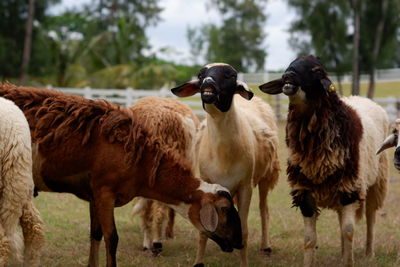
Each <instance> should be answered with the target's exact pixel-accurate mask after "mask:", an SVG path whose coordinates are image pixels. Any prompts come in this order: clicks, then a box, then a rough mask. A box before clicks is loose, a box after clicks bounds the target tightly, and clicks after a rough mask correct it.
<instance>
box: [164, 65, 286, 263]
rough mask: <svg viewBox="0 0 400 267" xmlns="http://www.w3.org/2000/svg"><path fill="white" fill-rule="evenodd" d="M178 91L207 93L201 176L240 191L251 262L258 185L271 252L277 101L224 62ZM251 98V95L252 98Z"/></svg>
mask: <svg viewBox="0 0 400 267" xmlns="http://www.w3.org/2000/svg"><path fill="white" fill-rule="evenodd" d="M172 92H173V93H174V94H176V95H178V96H181V97H183V96H190V95H193V94H195V93H201V99H202V102H203V107H204V109H205V111H206V112H207V115H206V120H205V121H204V122H203V124H202V126H201V129H200V132H199V137H198V141H197V145H196V146H197V149H196V151H198V162H199V169H200V176H201V178H202V179H204V180H205V181H207V182H211V183H218V184H220V185H222V186H224V187H226V188H228V189H229V190H230V192H231V193H232V194H233V195H236V197H237V200H238V211H239V215H240V218H241V223H242V231H243V242H244V248H243V249H242V250H241V251H240V264H241V266H247V264H248V263H247V236H248V227H247V217H248V213H249V206H250V201H251V195H252V190H253V187H255V186H257V185H258V188H259V196H260V203H259V205H260V215H261V228H262V234H261V250H262V251H263V252H264V253H266V254H269V253H270V252H271V246H270V240H269V233H268V228H269V212H268V205H267V196H268V191H270V190H272V189H273V188H274V186H275V185H276V183H277V181H278V177H279V160H278V154H277V151H278V128H277V125H276V121H275V115H274V112H273V111H272V109H271V107H270V106H269V105H268V104H267V103H265V102H263V101H262V100H261V99H260V98H258V97H253V93H251V92H250V91H249V90H248V88H247V85H246V84H245V83H243V82H241V81H237V72H236V70H235V69H234V68H233V67H232V66H230V65H228V64H224V63H214V64H209V65H206V66H205V67H204V68H202V69H201V70H200V72H199V74H198V79H197V80H194V81H191V82H188V83H185V84H183V85H181V86H179V87H177V88H174V89H172ZM250 99H251V100H250ZM206 242H207V237H206V236H205V235H204V234H200V241H199V249H198V252H197V257H196V261H195V264H198V265H201V264H202V263H201V262H202V258H203V254H204V250H205V246H206Z"/></svg>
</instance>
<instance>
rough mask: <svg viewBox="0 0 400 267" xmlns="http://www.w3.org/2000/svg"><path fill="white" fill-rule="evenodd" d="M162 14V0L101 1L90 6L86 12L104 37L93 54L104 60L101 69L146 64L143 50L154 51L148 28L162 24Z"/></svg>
mask: <svg viewBox="0 0 400 267" xmlns="http://www.w3.org/2000/svg"><path fill="white" fill-rule="evenodd" d="M161 11H162V8H161V7H160V6H159V5H158V0H112V1H102V0H97V1H94V3H90V4H89V5H87V6H86V13H87V15H88V16H90V15H91V16H92V19H93V20H95V21H96V22H97V30H98V31H97V36H98V37H100V38H98V40H97V45H96V46H95V47H93V51H92V52H93V55H94V56H95V57H98V56H101V57H102V59H101V60H100V61H98V63H100V65H99V67H107V66H111V65H117V64H126V63H128V62H135V63H136V64H139V65H141V64H144V63H145V62H144V61H145V57H144V56H143V51H144V50H145V49H148V48H150V46H149V43H148V38H147V36H146V29H147V28H148V27H149V26H151V25H156V24H157V23H158V22H159V21H160V16H159V14H160V12H161ZM101 64H103V66H101Z"/></svg>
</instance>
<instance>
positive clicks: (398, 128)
mask: <svg viewBox="0 0 400 267" xmlns="http://www.w3.org/2000/svg"><path fill="white" fill-rule="evenodd" d="M399 134H400V119H397V120H396V121H395V123H394V129H393V132H392V134H391V135H389V136H388V137H387V138H386V139H385V141H383V143H382V145H381V147H380V148H379V149H378V151H377V152H376V154H379V153H381V152H382V151H384V150H386V149H388V148H390V147H396V149H395V151H394V156H393V163H394V167H395V168H396V169H397V170H399V171H400V138H399Z"/></svg>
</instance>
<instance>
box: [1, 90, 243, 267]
mask: <svg viewBox="0 0 400 267" xmlns="http://www.w3.org/2000/svg"><path fill="white" fill-rule="evenodd" d="M0 96H3V97H4V98H7V99H10V100H12V101H14V103H15V104H16V105H17V106H18V107H19V108H20V109H21V110H22V111H23V112H24V114H25V116H26V118H27V120H28V123H29V126H30V130H31V136H32V143H33V144H32V154H33V180H34V182H35V186H36V187H37V189H38V191H49V192H60V193H61V192H65V193H71V194H74V195H75V196H77V197H79V198H80V199H82V200H85V201H88V202H89V208H90V254H89V255H90V256H89V265H90V266H99V246H100V242H101V240H102V238H103V236H104V241H105V252H106V261H107V265H106V266H107V267H114V266H116V265H117V258H116V254H117V246H118V238H119V237H118V233H117V227H116V224H115V220H114V208H115V207H120V206H123V205H125V204H127V203H129V202H130V201H131V200H132V199H133V198H134V197H137V196H141V197H146V198H151V199H156V200H159V201H162V202H164V203H167V204H168V205H169V206H170V207H172V208H173V209H174V210H176V211H178V212H179V213H180V214H181V215H182V216H184V217H185V218H186V219H188V220H189V221H190V222H191V223H192V224H193V225H194V226H195V227H196V228H197V229H198V230H199V231H203V232H204V233H205V234H206V235H207V236H209V237H210V238H211V239H212V240H214V241H215V242H216V243H217V244H218V245H219V246H220V248H221V250H223V251H225V252H232V251H233V250H234V249H235V248H236V249H241V248H242V247H243V244H242V230H241V226H240V217H239V215H238V212H237V211H236V209H235V207H234V203H233V200H232V197H231V195H230V194H229V191H228V190H227V189H226V188H224V187H223V186H221V185H218V184H210V183H206V182H204V181H202V180H201V179H199V178H197V177H195V175H194V173H193V171H192V166H190V165H189V164H188V163H187V162H186V161H185V160H184V159H182V158H181V157H180V156H179V155H178V154H177V153H176V152H175V151H174V150H172V149H164V148H163V147H162V146H161V145H160V140H159V139H158V138H156V137H155V136H152V135H150V134H149V133H148V132H147V131H146V129H145V128H143V127H142V126H141V125H140V124H139V123H137V122H136V121H135V118H134V117H133V114H132V113H133V112H132V110H130V109H128V108H124V107H121V106H118V105H115V104H111V103H109V102H107V101H104V100H89V99H85V98H83V97H79V96H72V95H66V94H63V93H61V92H56V91H52V90H47V89H36V88H31V87H17V86H15V85H12V84H8V83H6V84H0Z"/></svg>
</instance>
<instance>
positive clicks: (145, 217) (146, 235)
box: [140, 199, 153, 251]
mask: <svg viewBox="0 0 400 267" xmlns="http://www.w3.org/2000/svg"><path fill="white" fill-rule="evenodd" d="M143 201H144V205H143V208H142V211H141V214H140V218H141V220H142V230H143V250H144V251H145V250H148V249H151V240H152V233H151V224H152V218H151V214H150V213H151V205H152V202H153V201H152V200H149V199H143Z"/></svg>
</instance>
